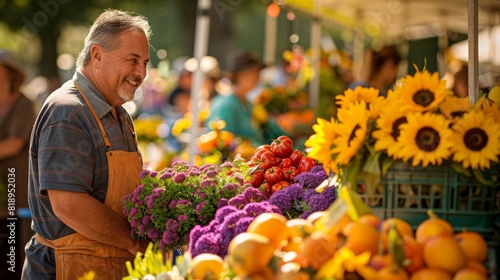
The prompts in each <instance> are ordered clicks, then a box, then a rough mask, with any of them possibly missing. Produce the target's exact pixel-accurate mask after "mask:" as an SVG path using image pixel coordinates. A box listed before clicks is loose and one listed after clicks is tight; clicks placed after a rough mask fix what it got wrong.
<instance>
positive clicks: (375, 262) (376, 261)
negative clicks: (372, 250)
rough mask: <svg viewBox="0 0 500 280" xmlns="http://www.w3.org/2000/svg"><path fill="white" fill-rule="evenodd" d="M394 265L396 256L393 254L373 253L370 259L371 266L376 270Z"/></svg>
mask: <svg viewBox="0 0 500 280" xmlns="http://www.w3.org/2000/svg"><path fill="white" fill-rule="evenodd" d="M393 265H394V258H393V257H392V255H391V254H385V255H373V256H372V257H371V259H370V266H371V267H373V268H375V269H376V270H381V269H382V268H384V267H392V266H393Z"/></svg>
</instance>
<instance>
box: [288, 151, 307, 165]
mask: <svg viewBox="0 0 500 280" xmlns="http://www.w3.org/2000/svg"><path fill="white" fill-rule="evenodd" d="M303 156H304V154H302V152H301V151H299V150H294V151H293V152H292V153H291V154H290V156H288V158H289V159H291V160H292V165H293V166H299V162H300V159H301V158H302V157H303Z"/></svg>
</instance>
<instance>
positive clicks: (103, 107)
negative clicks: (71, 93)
mask: <svg viewBox="0 0 500 280" xmlns="http://www.w3.org/2000/svg"><path fill="white" fill-rule="evenodd" d="M73 80H74V81H75V82H76V83H77V84H78V86H79V87H80V88H81V89H82V91H83V92H84V93H85V96H86V97H87V99H88V100H89V102H90V104H92V107H94V110H95V112H96V114H97V116H99V118H100V119H102V118H103V117H104V116H105V115H107V114H108V113H110V112H111V106H110V105H109V104H108V102H107V101H106V99H105V98H104V96H103V95H102V93H101V92H99V90H98V89H97V88H96V86H95V85H94V84H93V83H92V82H91V81H90V80H89V79H88V78H87V77H85V75H83V73H82V72H81V70H80V69H77V70H76V71H75V75H74V76H73ZM117 109H118V108H117Z"/></svg>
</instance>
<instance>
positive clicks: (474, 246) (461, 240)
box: [455, 229, 488, 262]
mask: <svg viewBox="0 0 500 280" xmlns="http://www.w3.org/2000/svg"><path fill="white" fill-rule="evenodd" d="M455 240H457V242H458V244H459V245H460V247H461V248H462V250H463V251H464V253H465V256H466V257H467V259H468V260H475V261H479V262H484V261H485V260H486V258H487V257H488V244H486V241H485V240H484V238H483V237H482V236H481V235H480V234H479V233H477V232H470V231H466V230H465V229H464V231H463V232H460V233H457V234H455Z"/></svg>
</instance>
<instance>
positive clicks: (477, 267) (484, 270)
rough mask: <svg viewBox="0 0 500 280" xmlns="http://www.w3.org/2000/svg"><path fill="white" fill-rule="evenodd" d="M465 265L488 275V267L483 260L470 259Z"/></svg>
mask: <svg viewBox="0 0 500 280" xmlns="http://www.w3.org/2000/svg"><path fill="white" fill-rule="evenodd" d="M465 267H467V268H470V269H472V270H475V271H477V272H481V273H482V274H484V275H488V269H487V268H486V266H485V265H484V263H482V262H478V261H475V260H468V261H467V264H466V265H465Z"/></svg>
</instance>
